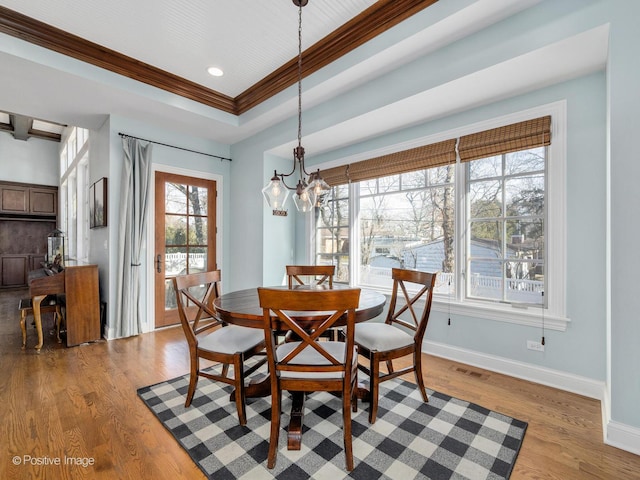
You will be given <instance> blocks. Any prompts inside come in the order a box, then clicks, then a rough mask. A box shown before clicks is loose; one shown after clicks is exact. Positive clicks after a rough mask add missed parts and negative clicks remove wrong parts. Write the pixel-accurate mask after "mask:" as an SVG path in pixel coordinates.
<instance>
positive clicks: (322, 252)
mask: <svg viewBox="0 0 640 480" xmlns="http://www.w3.org/2000/svg"><path fill="white" fill-rule="evenodd" d="M563 105H564V104H562V105H557V106H556V108H553V109H551V110H552V111H553V112H554V119H555V118H557V123H558V124H559V125H563V124H564V106H563ZM555 121H556V120H554V122H555ZM563 132H564V129H563V128H560V127H557V128H556V129H555V130H554V140H553V141H554V143H553V147H552V146H550V145H552V144H551V116H549V115H545V116H544V117H537V118H534V119H532V120H526V121H522V122H517V123H514V124H510V125H507V126H506V127H497V128H492V129H490V130H485V131H480V132H479V133H471V134H468V135H459V136H456V138H454V139H453V140H452V141H445V142H440V143H438V144H437V145H440V146H439V147H438V150H439V151H440V153H439V157H438V159H436V160H434V158H435V157H433V156H430V159H426V157H424V156H421V155H422V154H420V153H419V152H418V150H417V149H410V150H405V151H404V152H401V153H404V154H406V155H405V157H406V156H407V155H408V156H411V157H412V158H413V160H412V161H409V160H408V159H405V160H404V165H405V166H406V165H409V168H406V169H405V168H404V167H401V168H400V169H399V171H398V168H397V164H398V163H401V162H398V161H395V160H397V159H398V158H399V157H398V155H399V154H398V153H394V154H391V155H383V156H381V157H377V158H376V159H373V160H363V161H360V162H358V163H355V164H350V165H347V166H340V167H334V168H331V169H326V170H323V171H322V175H323V177H325V180H326V179H327V178H328V179H329V180H327V181H328V182H329V183H330V184H331V185H334V187H333V188H332V192H331V194H330V195H329V199H328V202H327V206H326V207H325V208H323V209H319V211H318V212H317V213H316V223H315V238H316V242H315V243H316V249H315V256H316V263H318V264H327V263H333V264H335V265H337V266H338V270H340V269H341V266H342V267H344V266H345V264H349V265H350V270H349V273H348V274H347V273H342V274H341V275H340V276H339V281H343V282H347V283H351V284H354V285H361V286H363V287H369V288H379V289H383V290H387V289H390V288H391V286H392V281H391V269H392V268H394V267H399V268H412V269H417V270H423V271H438V272H440V274H439V276H438V282H437V286H436V290H435V296H434V300H435V301H436V302H438V301H439V302H446V303H447V304H449V306H450V305H451V304H453V306H454V308H458V312H459V313H463V314H468V315H477V314H478V311H481V312H484V313H481V314H480V315H479V316H483V315H484V316H486V317H487V318H492V319H504V320H508V321H513V320H514V319H516V320H515V321H516V322H517V323H524V324H532V325H533V324H537V323H536V322H538V321H539V317H540V312H541V309H543V308H544V310H546V315H547V321H548V322H549V323H548V325H549V326H550V327H551V328H558V329H564V328H566V319H565V318H564V269H563V268H562V267H561V265H562V264H563V261H562V260H563V259H564V248H565V247H564V243H563V239H564V222H563V218H564V217H563V215H564V196H563V195H562V194H560V192H559V191H560V190H562V185H563V183H564V157H563V156H562V155H561V154H560V153H558V152H563V148H562V146H563V142H564V138H563V135H564V133H563ZM496 138H497V139H498V141H496ZM452 145H453V148H452V149H451V150H452V151H453V155H452V156H451V155H449V154H446V155H445V154H443V152H444V150H447V149H450V148H451V146H452ZM421 148H422V147H421ZM456 148H457V150H458V152H459V156H458V158H456ZM554 149H555V150H554ZM553 151H555V152H556V155H555V156H553V155H552V154H551V153H550V152H553ZM411 152H413V153H419V154H418V155H411ZM391 156H395V158H394V159H390V158H389V157H391ZM372 161H374V162H376V163H377V164H384V163H387V164H391V165H393V166H392V167H391V170H392V174H382V175H378V176H375V177H374V178H364V179H361V178H358V174H355V175H354V172H365V171H371V170H377V173H381V172H383V169H379V168H374V167H375V164H372V163H369V162H372ZM554 162H555V164H554ZM372 166H373V167H372ZM416 166H422V167H424V168H415V167H416ZM354 167H355V168H354ZM383 173H387V172H383ZM367 175H369V174H367ZM369 176H370V175H369ZM345 177H346V178H347V179H348V180H350V182H346V183H345ZM354 180H357V181H354ZM551 199H553V200H554V201H555V203H554V202H552V201H551ZM551 235H553V239H552V241H551V242H550V241H549V238H550V236H551ZM350 245H351V248H349V246H350ZM550 249H553V250H554V251H553V252H552V251H550ZM555 260H560V261H559V262H558V263H555ZM550 265H551V267H550ZM553 265H557V266H558V267H556V268H552V266H553ZM546 291H549V294H545V292H546ZM512 307H518V308H517V309H514V308H512ZM529 307H530V308H529ZM496 311H498V313H497V314H496Z"/></svg>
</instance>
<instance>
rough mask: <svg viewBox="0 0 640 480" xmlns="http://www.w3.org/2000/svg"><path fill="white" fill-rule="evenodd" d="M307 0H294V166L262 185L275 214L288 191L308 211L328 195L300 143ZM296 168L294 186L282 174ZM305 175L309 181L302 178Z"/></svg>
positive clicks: (280, 207)
mask: <svg viewBox="0 0 640 480" xmlns="http://www.w3.org/2000/svg"><path fill="white" fill-rule="evenodd" d="M308 1H309V0H293V3H294V5H296V6H297V7H298V146H297V147H294V149H293V169H292V170H291V172H290V173H278V172H277V171H276V170H274V172H273V177H271V180H270V181H269V183H268V184H267V186H266V187H264V188H263V189H262V195H263V196H264V199H265V201H266V202H267V205H269V207H271V208H273V214H274V215H283V214H284V215H286V211H285V210H284V204H285V202H286V201H287V198H289V191H290V190H292V191H295V194H294V197H293V202H294V203H295V206H296V209H297V210H298V211H299V212H310V211H312V210H313V208H314V207H320V206H322V204H323V203H324V202H325V201H326V199H327V193H328V192H329V190H331V187H330V186H329V185H328V184H327V182H325V181H324V180H323V179H322V177H321V176H320V169H318V170H317V171H315V172H312V173H309V172H307V171H306V169H305V167H304V147H303V146H302V7H304V6H305V5H306V4H307V3H308ZM296 170H297V171H298V184H297V185H296V186H295V187H292V186H289V185H287V184H286V183H285V178H287V177H291V176H292V175H293V174H294V173H296ZM305 176H306V177H308V181H307V180H305Z"/></svg>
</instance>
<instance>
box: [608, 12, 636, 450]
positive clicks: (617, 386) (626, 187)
mask: <svg viewBox="0 0 640 480" xmlns="http://www.w3.org/2000/svg"><path fill="white" fill-rule="evenodd" d="M639 18H640V2H636V1H632V0H626V1H618V2H611V19H612V20H611V38H610V56H609V63H608V65H607V69H608V79H609V85H608V87H609V89H608V94H609V112H608V113H609V122H610V125H609V132H610V133H609V135H610V139H609V140H610V150H609V168H610V191H609V195H610V214H611V217H610V233H611V237H610V250H611V251H610V253H611V263H610V275H611V278H610V292H609V293H610V295H611V311H610V324H609V328H610V339H609V347H610V365H609V366H610V395H611V418H612V420H614V421H617V422H620V423H623V424H626V425H632V426H635V427H640V413H639V410H638V405H640V375H639V374H638V367H639V366H640V348H639V346H640V321H639V317H640V295H639V294H638V285H639V282H638V272H639V271H640V249H638V238H640V226H639V223H638V221H637V218H636V215H637V211H638V206H640V189H639V188H638V179H640V159H639V158H638V147H637V138H638V132H637V123H638V122H637V118H638V112H640V89H639V86H640V57H639V56H638V52H637V48H636V47H637V46H638V45H640V33H638V25H637V23H638V19H639ZM638 451H640V447H638Z"/></svg>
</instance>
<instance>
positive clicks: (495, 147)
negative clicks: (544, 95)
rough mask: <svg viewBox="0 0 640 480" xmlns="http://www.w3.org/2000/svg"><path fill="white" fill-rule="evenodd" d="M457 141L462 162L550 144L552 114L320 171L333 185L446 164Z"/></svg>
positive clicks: (450, 158)
mask: <svg viewBox="0 0 640 480" xmlns="http://www.w3.org/2000/svg"><path fill="white" fill-rule="evenodd" d="M456 141H458V154H459V156H460V161H461V162H469V161H471V160H478V159H480V158H487V157H492V156H494V155H501V154H503V153H510V152H516V151H518V150H526V149H528V148H535V147H542V146H546V145H550V144H551V116H549V115H547V116H545V117H539V118H534V119H532V120H526V121H524V122H518V123H514V124H511V125H506V126H504V127H498V128H492V129H491V130H485V131H482V132H478V133H473V134H471V135H464V136H462V137H460V139H459V140H457V139H455V138H452V139H450V140H445V141H442V142H438V143H433V144H430V145H423V146H420V147H416V148H411V149H408V150H402V151H400V152H395V153H390V154H388V155H382V156H379V157H375V158H371V159H368V160H362V161H360V162H356V163H352V164H349V165H342V166H339V167H333V168H328V169H326V170H322V171H321V172H320V175H322V178H323V179H324V180H325V181H326V182H327V183H328V184H329V185H331V186H332V187H333V186H336V185H343V184H345V183H349V182H360V181H362V180H371V179H374V178H380V177H386V176H389V175H398V174H400V173H407V172H412V171H415V170H422V169H425V168H432V167H440V166H443V165H449V164H451V163H455V162H456Z"/></svg>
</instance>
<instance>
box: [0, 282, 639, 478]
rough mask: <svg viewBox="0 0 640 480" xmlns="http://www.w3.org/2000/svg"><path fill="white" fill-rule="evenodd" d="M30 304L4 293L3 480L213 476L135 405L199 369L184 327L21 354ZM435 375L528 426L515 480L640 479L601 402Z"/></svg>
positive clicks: (430, 375)
mask: <svg viewBox="0 0 640 480" xmlns="http://www.w3.org/2000/svg"><path fill="white" fill-rule="evenodd" d="M26 296H27V291H26V290H25V289H21V290H10V291H6V290H5V291H0V375H1V376H0V379H1V381H0V405H1V407H0V432H2V433H0V444H2V445H3V448H2V451H3V452H4V458H3V459H2V460H0V479H10V480H13V479H21V480H22V479H31V478H33V479H36V478H37V479H42V478H46V479H76V478H82V479H88V478H91V479H110V480H111V479H114V478H118V479H136V480H138V479H151V478H153V479H182V478H185V479H198V478H204V476H203V475H202V473H201V472H200V470H199V469H198V468H197V467H196V466H195V464H194V463H193V462H192V461H191V459H190V458H189V456H188V455H187V454H186V453H185V452H184V451H183V450H182V448H181V447H180V446H179V445H178V443H177V442H176V441H174V440H173V438H172V437H171V435H170V434H169V433H168V432H167V431H166V430H165V429H164V427H163V426H162V425H161V424H160V422H158V420H156V418H155V417H154V416H153V414H152V413H151V412H150V411H149V410H148V409H147V407H146V406H144V404H143V403H142V402H141V401H140V400H139V399H138V397H137V395H136V390H137V389H138V388H140V387H143V386H146V385H150V384H153V383H157V382H161V381H163V380H167V379H170V378H173V377H176V376H178V375H182V374H185V373H187V372H188V371H189V365H188V359H187V347H186V342H185V340H184V337H183V334H182V331H181V329H180V328H168V329H164V330H159V331H156V332H153V333H148V334H143V335H140V336H137V337H133V338H127V339H122V340H114V341H110V342H106V341H100V342H97V343H93V344H90V345H81V346H78V347H72V348H65V347H63V346H62V345H59V344H57V343H56V342H55V337H54V336H51V335H49V334H48V332H49V330H50V329H51V320H49V319H46V320H45V325H44V326H43V327H44V330H45V343H44V347H43V349H42V352H41V353H40V354H36V353H35V350H34V349H33V346H34V345H35V343H36V333H35V328H34V327H32V326H30V327H29V330H28V338H27V349H26V350H21V349H20V345H21V333H20V326H19V314H18V311H17V305H18V300H19V298H21V297H26ZM425 371H426V373H425V375H426V377H425V378H426V384H427V387H428V388H431V389H435V390H438V391H441V392H444V393H447V394H450V395H453V396H456V397H458V398H462V399H465V400H468V401H472V402H475V403H478V404H480V405H482V406H484V407H487V408H490V409H493V410H497V411H499V412H501V413H504V414H506V415H511V416H514V417H517V418H519V419H521V420H524V421H526V422H528V423H529V427H528V430H527V433H526V435H525V439H524V444H523V447H522V450H521V452H520V454H519V456H518V460H517V462H516V467H515V471H514V472H513V475H512V477H511V478H512V479H558V480H571V479H576V480H584V479H607V480H609V479H615V480H627V479H628V480H631V479H638V478H639V477H640V456H636V455H633V454H631V453H628V452H625V451H623V450H619V449H616V448H614V447H610V446H606V445H604V443H603V441H602V424H601V412H600V402H598V401H595V400H592V399H588V398H585V397H581V396H579V395H575V394H571V393H567V392H563V391H560V390H556V389H553V388H549V387H545V386H541V385H538V384H534V383H530V382H526V381H523V380H518V379H514V378H511V377H507V376H504V375H500V374H496V373H493V372H489V371H485V370H481V369H477V368H475V367H470V366H467V365H462V364H459V363H455V362H452V361H448V360H444V359H441V358H437V357H432V356H427V355H425ZM409 380H413V379H412V378H409ZM363 408H366V406H365V405H363ZM303 442H304V439H303ZM29 456H30V457H31V460H30V459H29ZM14 457H15V458H16V463H19V464H14ZM25 459H26V460H27V461H28V464H27V465H25V464H24V461H25ZM57 459H59V461H60V463H61V465H52V464H50V463H49V464H40V465H34V464H31V463H38V462H39V463H45V462H55V461H57ZM74 459H79V460H74ZM65 461H66V462H67V464H66V465H65V464H64V463H65ZM83 461H84V462H87V463H92V464H90V465H87V466H82V464H81V463H82V462H83ZM69 462H71V463H73V462H75V463H76V464H75V465H73V464H69Z"/></svg>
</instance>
